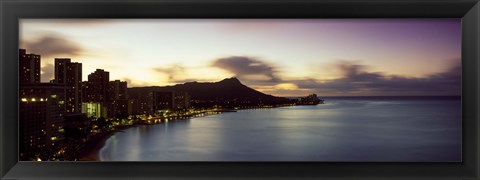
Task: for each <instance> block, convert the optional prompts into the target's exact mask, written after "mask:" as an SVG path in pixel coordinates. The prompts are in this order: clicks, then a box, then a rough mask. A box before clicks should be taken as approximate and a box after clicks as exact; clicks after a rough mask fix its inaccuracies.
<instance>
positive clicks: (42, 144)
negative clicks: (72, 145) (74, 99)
mask: <svg viewBox="0 0 480 180" xmlns="http://www.w3.org/2000/svg"><path fill="white" fill-rule="evenodd" d="M19 98H20V99H19V105H20V110H19V116H20V122H19V125H20V129H21V131H20V137H19V141H20V158H21V159H23V160H29V159H24V158H32V157H37V158H40V159H52V158H55V156H60V155H61V154H60V152H59V151H60V150H61V149H60V147H62V146H61V144H62V142H63V139H64V129H63V128H64V113H65V108H66V103H65V91H64V86H63V85H61V84H52V83H37V84H31V85H25V86H22V88H21V89H20V95H19ZM52 156H53V157H52ZM30 160H31V159H30Z"/></svg>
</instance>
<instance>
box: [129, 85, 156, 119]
mask: <svg viewBox="0 0 480 180" xmlns="http://www.w3.org/2000/svg"><path fill="white" fill-rule="evenodd" d="M153 96H154V95H153V91H151V90H144V89H137V88H129V89H128V99H129V101H130V105H131V108H132V109H131V111H132V114H135V115H143V114H153V113H154V108H153V107H154V105H153Z"/></svg>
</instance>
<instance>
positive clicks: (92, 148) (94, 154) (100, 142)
mask: <svg viewBox="0 0 480 180" xmlns="http://www.w3.org/2000/svg"><path fill="white" fill-rule="evenodd" d="M278 107H283V106H278ZM268 108H269V109H270V108H277V106H274V107H268ZM245 109H255V108H241V109H239V110H245ZM215 112H219V113H228V112H237V110H233V109H224V110H217V111H215ZM190 118H194V116H190V117H189V119H190ZM137 125H153V124H136V125H128V126H120V127H117V129H115V130H114V131H110V132H106V133H101V134H97V135H95V136H94V137H92V138H91V139H90V140H89V141H87V143H86V144H85V146H84V147H83V148H82V149H81V150H80V151H79V161H100V150H101V149H102V148H103V146H105V142H106V141H107V139H108V138H110V137H111V136H112V135H114V134H115V133H117V132H121V131H122V130H124V129H127V128H131V127H136V126H137Z"/></svg>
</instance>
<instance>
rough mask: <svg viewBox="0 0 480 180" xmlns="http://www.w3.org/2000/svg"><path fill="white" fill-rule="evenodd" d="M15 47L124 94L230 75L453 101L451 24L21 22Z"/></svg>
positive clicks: (297, 91) (277, 89) (289, 85)
mask: <svg viewBox="0 0 480 180" xmlns="http://www.w3.org/2000/svg"><path fill="white" fill-rule="evenodd" d="M19 44H20V47H19V48H23V49H26V50H27V53H33V54H39V55H41V66H42V74H41V79H42V81H44V82H48V81H49V80H51V79H53V71H54V66H53V64H54V58H71V59H72V61H73V62H80V63H82V66H83V74H82V77H83V80H84V81H85V80H87V76H88V74H90V73H92V72H94V71H95V69H104V70H106V71H109V72H110V79H111V80H115V79H119V80H123V81H127V83H128V87H139V86H165V85H174V84H178V83H184V82H192V81H198V82H216V81H220V80H222V79H225V78H230V77H237V78H238V79H239V80H240V81H241V82H242V83H243V84H245V85H247V86H249V87H252V88H254V89H256V90H258V91H261V92H263V93H266V94H272V95H276V96H303V95H307V94H311V93H316V94H318V95H319V96H425V95H460V94H461V66H460V64H461V19H21V20H20V40H19Z"/></svg>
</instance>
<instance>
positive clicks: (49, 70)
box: [41, 63, 55, 82]
mask: <svg viewBox="0 0 480 180" xmlns="http://www.w3.org/2000/svg"><path fill="white" fill-rule="evenodd" d="M41 70H42V72H41V78H42V79H41V80H42V82H49V81H50V80H52V79H53V78H54V71H55V67H54V65H53V64H51V63H48V64H47V65H46V66H44V67H42V68H41Z"/></svg>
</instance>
